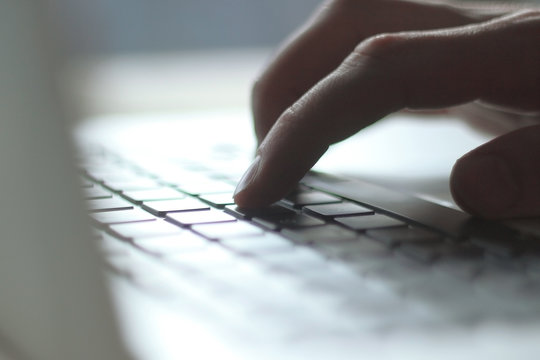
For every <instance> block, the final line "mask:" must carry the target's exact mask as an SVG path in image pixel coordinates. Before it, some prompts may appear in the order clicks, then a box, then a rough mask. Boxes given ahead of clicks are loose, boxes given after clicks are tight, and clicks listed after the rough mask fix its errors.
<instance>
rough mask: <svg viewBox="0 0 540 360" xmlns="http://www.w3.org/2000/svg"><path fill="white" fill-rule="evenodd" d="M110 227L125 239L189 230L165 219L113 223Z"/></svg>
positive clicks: (165, 234) (172, 233)
mask: <svg viewBox="0 0 540 360" xmlns="http://www.w3.org/2000/svg"><path fill="white" fill-rule="evenodd" d="M110 229H111V231H112V232H113V233H114V234H116V235H118V236H120V237H122V238H124V239H139V238H145V237H158V236H167V235H174V234H180V233H182V232H184V231H187V230H184V229H181V228H179V227H178V226H176V225H173V224H170V223H168V222H166V221H163V220H156V221H144V222H138V223H129V224H118V225H111V226H110Z"/></svg>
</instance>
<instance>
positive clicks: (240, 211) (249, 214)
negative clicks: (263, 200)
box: [225, 204, 295, 219]
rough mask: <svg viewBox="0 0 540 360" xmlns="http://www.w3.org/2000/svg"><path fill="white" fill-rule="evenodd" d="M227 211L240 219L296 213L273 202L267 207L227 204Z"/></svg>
mask: <svg viewBox="0 0 540 360" xmlns="http://www.w3.org/2000/svg"><path fill="white" fill-rule="evenodd" d="M225 211H226V212H227V213H229V214H231V215H233V216H235V217H237V218H239V219H251V218H254V217H261V218H262V217H270V216H284V215H287V214H291V215H292V214H295V212H294V211H293V210H291V209H287V208H286V207H283V206H281V205H278V204H272V205H270V206H268V207H265V208H258V209H245V208H241V207H238V206H236V205H231V206H226V207H225Z"/></svg>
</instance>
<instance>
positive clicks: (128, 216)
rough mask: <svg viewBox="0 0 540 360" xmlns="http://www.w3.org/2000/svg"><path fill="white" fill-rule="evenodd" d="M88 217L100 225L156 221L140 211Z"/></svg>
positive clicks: (109, 212) (120, 211) (98, 214)
mask: <svg viewBox="0 0 540 360" xmlns="http://www.w3.org/2000/svg"><path fill="white" fill-rule="evenodd" d="M90 216H91V217H92V218H93V219H94V220H95V221H96V222H98V223H99V224H102V225H111V224H121V223H130V222H139V221H152V220H156V217H155V216H153V215H152V214H150V213H148V212H146V211H143V210H140V209H131V210H119V211H107V212H98V213H92V214H90Z"/></svg>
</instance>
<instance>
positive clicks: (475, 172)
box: [450, 153, 520, 219]
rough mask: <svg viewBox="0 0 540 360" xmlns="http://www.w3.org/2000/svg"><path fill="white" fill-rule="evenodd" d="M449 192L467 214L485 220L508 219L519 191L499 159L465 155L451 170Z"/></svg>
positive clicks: (510, 171)
mask: <svg viewBox="0 0 540 360" xmlns="http://www.w3.org/2000/svg"><path fill="white" fill-rule="evenodd" d="M450 190H451V192H452V196H453V197H454V200H455V201H456V203H457V204H458V205H459V206H460V207H461V208H462V209H463V210H465V211H466V212H468V213H470V214H472V215H476V216H480V217H484V218H492V219H496V218H504V217H508V216H510V215H511V211H512V208H513V207H514V205H515V204H516V202H517V201H518V200H519V197H520V188H519V185H518V182H517V180H516V178H515V176H514V174H513V172H512V169H511V167H510V166H509V164H508V163H507V162H506V160H505V159H503V158H502V157H500V156H495V155H486V154H475V153H472V154H467V155H465V156H463V157H462V158H460V159H459V160H458V161H457V162H456V163H455V165H454V167H453V169H452V174H451V176H450Z"/></svg>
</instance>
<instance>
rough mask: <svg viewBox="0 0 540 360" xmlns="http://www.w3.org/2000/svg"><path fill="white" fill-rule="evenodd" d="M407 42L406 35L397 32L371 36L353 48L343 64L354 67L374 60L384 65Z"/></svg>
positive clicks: (393, 57) (402, 49) (400, 50)
mask: <svg viewBox="0 0 540 360" xmlns="http://www.w3.org/2000/svg"><path fill="white" fill-rule="evenodd" d="M407 43H409V40H408V39H407V37H406V36H404V35H402V34H398V33H385V34H379V35H376V36H372V37H370V38H368V39H367V40H364V41H362V42H361V43H360V44H359V45H358V46H356V47H355V48H354V50H353V51H352V52H351V54H350V56H349V57H348V58H347V59H346V60H345V62H344V65H345V66H346V67H353V68H354V67H357V66H358V65H363V64H365V62H366V61H367V62H371V61H376V62H377V63H378V65H379V66H381V65H384V64H385V63H386V62H387V61H391V60H392V59H395V58H396V56H397V55H398V54H399V53H400V52H403V51H404V49H405V48H406V46H404V45H406V44H407Z"/></svg>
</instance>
